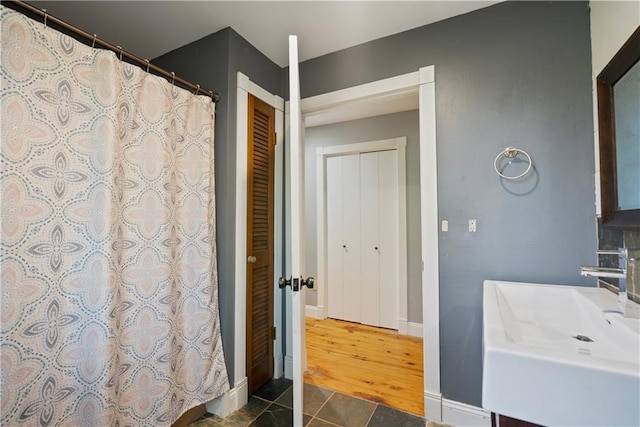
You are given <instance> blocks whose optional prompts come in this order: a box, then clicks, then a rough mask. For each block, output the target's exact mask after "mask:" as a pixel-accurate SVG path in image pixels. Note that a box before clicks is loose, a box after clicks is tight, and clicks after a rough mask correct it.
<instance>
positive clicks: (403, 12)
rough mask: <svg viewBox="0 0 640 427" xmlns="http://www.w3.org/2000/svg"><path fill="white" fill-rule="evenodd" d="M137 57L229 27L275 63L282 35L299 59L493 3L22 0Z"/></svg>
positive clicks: (280, 59)
mask: <svg viewBox="0 0 640 427" xmlns="http://www.w3.org/2000/svg"><path fill="white" fill-rule="evenodd" d="M29 3H30V4H32V5H34V6H36V7H39V8H45V9H47V12H48V13H50V14H51V15H53V16H56V17H58V18H60V19H62V20H64V21H67V22H68V23H70V24H73V25H75V26H77V27H80V28H81V29H83V30H85V31H87V32H89V33H91V34H94V33H95V34H97V35H98V37H99V38H101V39H103V40H105V41H108V42H110V43H112V44H114V45H118V46H122V47H123V48H124V50H125V51H127V52H130V53H132V54H134V55H136V56H139V57H141V58H149V59H152V58H155V57H158V56H160V55H162V54H163V53H166V52H169V51H171V50H173V49H175V48H178V47H180V46H184V45H186V44H188V43H190V42H192V41H195V40H198V39H200V38H202V37H204V36H207V35H209V34H212V33H215V32H216V31H219V30H221V29H223V28H226V27H232V28H233V29H234V30H235V31H237V32H238V33H239V34H240V35H242V36H243V37H244V38H245V39H247V40H248V41H249V43H251V44H252V45H254V46H255V47H256V48H258V49H259V50H260V51H261V52H262V53H264V54H265V55H266V56H268V57H269V58H270V59H271V60H272V61H273V62H275V63H276V64H278V65H279V66H281V67H284V66H286V65H288V50H287V49H288V48H287V36H288V35H289V34H295V35H297V36H298V48H299V59H300V61H304V60H307V59H310V58H315V57H318V56H321V55H325V54H327V53H331V52H335V51H338V50H341V49H344V48H347V47H350V46H355V45H358V44H361V43H364V42H367V41H370V40H375V39H378V38H380V37H385V36H388V35H391V34H396V33H399V32H402V31H405V30H408V29H411V28H416V27H419V26H422V25H426V24H430V23H432V22H436V21H440V20H443V19H447V18H450V17H452V16H455V15H460V14H464V13H467V12H470V11H472V10H476V9H480V8H483V7H487V6H489V5H491V4H494V3H497V1H494V0H491V1H486V0H478V1H457V0H455V1H454V0H448V1H446V0H445V1H320V0H316V1H295V0H293V1H269V0H263V1H33V2H31V1H29Z"/></svg>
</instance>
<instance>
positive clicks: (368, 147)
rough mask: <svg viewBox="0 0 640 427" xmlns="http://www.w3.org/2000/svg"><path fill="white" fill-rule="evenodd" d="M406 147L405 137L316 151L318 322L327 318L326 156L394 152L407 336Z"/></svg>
mask: <svg viewBox="0 0 640 427" xmlns="http://www.w3.org/2000/svg"><path fill="white" fill-rule="evenodd" d="M406 146H407V137H405V136H402V137H398V138H393V139H383V140H379V141H368V142H360V143H355V144H345V145H336V146H328V147H318V148H316V211H317V214H318V220H317V226H316V239H317V249H316V254H317V272H316V286H317V291H318V301H317V309H316V314H317V315H319V316H318V317H320V318H321V319H326V318H327V313H328V306H327V302H328V299H327V298H328V296H327V287H328V285H327V280H326V278H327V277H328V273H327V229H326V215H327V207H326V202H327V187H326V179H325V175H326V169H327V163H326V160H327V158H328V157H335V156H344V155H348V154H361V153H367V152H374V151H383V150H396V151H397V152H398V157H397V171H398V238H399V239H398V242H399V248H400V250H399V254H398V262H399V264H398V267H399V268H398V285H399V288H398V332H400V333H401V334H403V335H406V334H407V329H408V321H407V303H408V301H407V191H406V176H407V175H406Z"/></svg>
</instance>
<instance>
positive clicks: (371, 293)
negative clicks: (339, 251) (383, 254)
mask: <svg viewBox="0 0 640 427" xmlns="http://www.w3.org/2000/svg"><path fill="white" fill-rule="evenodd" d="M378 177H379V175H378V153H377V152H373V153H363V154H361V155H360V194H361V200H360V227H361V233H360V241H361V242H362V245H361V251H362V262H361V263H360V277H361V280H362V283H361V301H362V303H361V304H362V305H361V307H362V317H361V322H362V323H364V324H367V325H372V326H380V289H379V288H380V286H379V280H378V279H379V266H378V263H379V254H378V250H379V247H378V229H379V228H380V220H379V215H378V211H379V206H380V201H379V197H378V195H379V191H378V187H379V182H378Z"/></svg>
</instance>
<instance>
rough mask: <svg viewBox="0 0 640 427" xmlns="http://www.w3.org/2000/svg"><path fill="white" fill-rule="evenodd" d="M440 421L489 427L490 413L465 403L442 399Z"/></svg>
mask: <svg viewBox="0 0 640 427" xmlns="http://www.w3.org/2000/svg"><path fill="white" fill-rule="evenodd" d="M442 423H443V424H449V425H452V426H456V427H467V426H469V427H490V426H491V413H490V412H488V411H485V410H484V409H482V408H478V407H476V406H472V405H467V404H466V403H460V402H456V401H453V400H449V399H442Z"/></svg>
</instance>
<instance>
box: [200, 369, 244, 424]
mask: <svg viewBox="0 0 640 427" xmlns="http://www.w3.org/2000/svg"><path fill="white" fill-rule="evenodd" d="M248 391H249V382H248V381H247V378H246V377H245V378H243V379H242V381H236V386H235V387H234V388H232V389H231V390H229V391H228V392H226V393H225V394H223V395H222V396H220V397H218V398H217V399H214V400H212V401H210V402H207V404H206V408H207V412H208V413H210V414H216V415H217V416H219V417H220V418H225V417H227V416H228V415H229V414H231V413H232V412H234V411H237V410H238V409H240V408H242V407H243V406H244V405H246V404H247V400H248Z"/></svg>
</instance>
